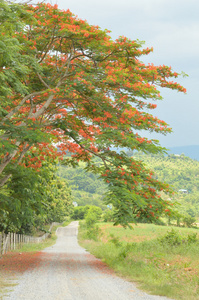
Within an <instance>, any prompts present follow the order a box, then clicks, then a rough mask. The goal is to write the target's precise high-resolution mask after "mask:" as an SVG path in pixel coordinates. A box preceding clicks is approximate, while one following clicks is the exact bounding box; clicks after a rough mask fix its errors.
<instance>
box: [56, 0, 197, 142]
mask: <svg viewBox="0 0 199 300" xmlns="http://www.w3.org/2000/svg"><path fill="white" fill-rule="evenodd" d="M51 3H57V4H58V6H59V8H61V9H68V8H69V9H70V11H71V12H73V13H74V14H75V15H78V17H79V18H81V19H84V20H85V19H86V20H87V21H88V23H89V24H92V25H99V26H100V27H101V28H102V29H105V28H106V29H109V30H111V31H112V32H111V36H112V38H113V39H116V38H117V37H118V36H120V35H124V36H126V37H128V38H131V39H132V40H135V39H139V40H141V41H145V45H146V47H151V46H152V47H153V48H154V52H153V54H150V55H149V56H148V57H147V61H146V58H145V59H144V57H143V61H144V62H151V63H154V64H156V65H160V64H164V65H168V66H171V67H172V69H173V70H174V71H176V72H181V71H184V72H185V73H186V74H188V75H189V77H186V78H183V77H182V78H179V79H178V81H179V83H181V84H182V85H184V87H185V88H186V89H187V94H186V95H184V94H182V93H178V92H176V91H169V90H166V91H164V90H163V91H162V92H161V94H162V96H163V97H164V100H163V101H161V102H159V103H158V108H157V109H156V111H155V115H157V116H158V117H159V118H160V119H162V120H164V121H166V122H167V123H169V125H171V127H172V128H173V133H171V134H168V135H167V136H163V135H154V134H153V135H152V136H149V135H146V136H147V137H150V138H156V139H159V140H160V143H161V145H162V146H165V147H173V146H183V145H199V16H198V12H199V1H198V0H175V1H174V0H100V1H94V0H84V1H83V0H67V1H66V0H52V1H51ZM141 60H142V58H141Z"/></svg>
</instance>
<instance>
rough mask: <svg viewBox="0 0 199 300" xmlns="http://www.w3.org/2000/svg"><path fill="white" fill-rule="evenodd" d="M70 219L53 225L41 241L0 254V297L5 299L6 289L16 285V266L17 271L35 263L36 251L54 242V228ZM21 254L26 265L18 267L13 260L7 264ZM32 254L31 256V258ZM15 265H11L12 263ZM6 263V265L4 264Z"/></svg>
mask: <svg viewBox="0 0 199 300" xmlns="http://www.w3.org/2000/svg"><path fill="white" fill-rule="evenodd" d="M70 222H71V221H65V222H64V223H62V224H61V225H57V226H53V228H52V232H51V234H50V235H49V237H48V238H47V239H46V240H44V241H42V242H41V243H31V244H24V245H23V246H22V247H20V248H18V249H16V250H14V251H12V253H11V252H10V253H8V254H5V255H3V256H2V257H1V256H0V265H1V264H2V263H3V267H2V268H1V267H0V299H5V298H4V297H5V294H6V292H7V291H8V290H10V289H12V287H13V286H15V285H16V283H15V280H16V279H17V275H16V274H17V270H16V269H17V268H19V271H21V269H23V271H24V270H25V269H26V267H28V266H30V265H31V264H34V263H37V261H38V257H37V252H39V251H42V250H44V249H45V248H47V247H50V246H52V245H54V244H55V243H56V239H57V236H56V230H57V228H58V227H65V226H67V225H68V224H69V223H70ZM48 228H49V227H48ZM18 254H23V255H24V256H23V255H22V256H23V259H25V261H24V263H26V264H27V266H23V267H24V268H20V267H21V266H19V265H17V264H16V262H15V261H12V263H11V264H10V265H9V263H8V262H10V261H11V260H14V259H15V257H16V255H18ZM31 256H32V258H31ZM14 264H15V266H12V265H14ZM6 265H7V266H6Z"/></svg>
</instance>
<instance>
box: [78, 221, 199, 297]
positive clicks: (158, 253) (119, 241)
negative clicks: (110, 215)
mask: <svg viewBox="0 0 199 300" xmlns="http://www.w3.org/2000/svg"><path fill="white" fill-rule="evenodd" d="M98 226H99V227H100V228H101V230H102V235H101V237H100V239H99V241H97V242H96V241H91V240H87V239H86V238H85V229H82V228H81V227H80V230H79V240H80V243H81V245H82V246H83V247H85V248H86V249H88V250H89V251H90V252H91V253H92V254H94V255H96V256H97V257H98V258H101V259H102V260H103V261H104V262H106V263H107V264H108V265H109V266H110V267H111V268H113V269H114V270H115V271H116V272H117V273H118V274H119V275H122V276H125V277H126V278H128V279H129V280H132V281H134V282H136V283H137V284H138V286H139V287H140V288H142V289H144V290H145V291H147V292H148V293H152V294H157V295H162V296H167V297H170V298H172V299H180V300H198V299H199V276H198V275H199V251H198V249H199V241H197V242H196V243H190V244H186V243H182V244H181V245H177V246H171V245H169V244H165V243H164V244H161V243H160V242H159V240H158V238H159V237H161V236H164V235H165V234H166V233H167V232H168V230H169V231H170V230H171V227H168V226H156V225H152V224H138V225H137V226H135V227H134V230H130V229H124V228H122V227H120V226H119V227H118V226H117V227H113V226H112V224H110V223H100V224H98ZM175 230H176V231H177V232H178V234H179V235H180V236H183V237H184V238H185V239H186V237H187V235H190V234H193V233H197V239H199V230H197V229H189V228H176V227H175Z"/></svg>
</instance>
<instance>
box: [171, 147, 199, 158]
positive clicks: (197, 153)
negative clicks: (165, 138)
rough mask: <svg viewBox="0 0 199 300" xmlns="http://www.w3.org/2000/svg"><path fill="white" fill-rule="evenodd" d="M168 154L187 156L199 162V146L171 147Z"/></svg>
mask: <svg viewBox="0 0 199 300" xmlns="http://www.w3.org/2000/svg"><path fill="white" fill-rule="evenodd" d="M168 154H179V155H181V154H184V155H185V156H188V157H190V158H192V159H195V160H198V161H199V145H187V146H177V147H169V148H168Z"/></svg>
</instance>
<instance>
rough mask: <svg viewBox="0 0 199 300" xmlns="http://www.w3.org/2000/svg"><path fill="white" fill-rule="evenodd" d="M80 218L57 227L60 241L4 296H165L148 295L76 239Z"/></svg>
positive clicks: (138, 299) (65, 299)
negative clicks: (90, 252)
mask: <svg viewBox="0 0 199 300" xmlns="http://www.w3.org/2000/svg"><path fill="white" fill-rule="evenodd" d="M77 232H78V222H72V223H71V224H70V225H68V226H67V227H60V228H58V230H57V236H58V239H57V242H56V244H55V245H54V246H52V247H49V248H46V249H45V250H44V251H42V256H41V262H40V264H39V266H37V267H36V268H34V269H33V270H30V271H27V272H25V273H24V274H23V275H22V276H21V277H20V279H19V281H18V285H16V286H15V287H14V290H13V291H12V292H10V294H8V296H7V297H5V299H6V300H7V299H12V300H18V299H26V300H40V299H41V300H132V299H135V300H166V299H168V298H165V297H160V296H152V295H147V294H146V293H144V292H142V291H140V290H138V289H137V288H136V286H135V285H134V284H133V283H130V282H128V281H125V280H123V279H121V278H119V277H117V276H116V275H115V274H114V273H113V272H112V271H111V270H110V269H109V268H108V267H106V265H105V264H104V263H102V262H101V261H100V260H99V259H96V258H95V257H94V256H93V255H91V254H89V253H88V252H87V251H86V250H85V249H83V248H81V247H80V246H79V245H78V242H77Z"/></svg>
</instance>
